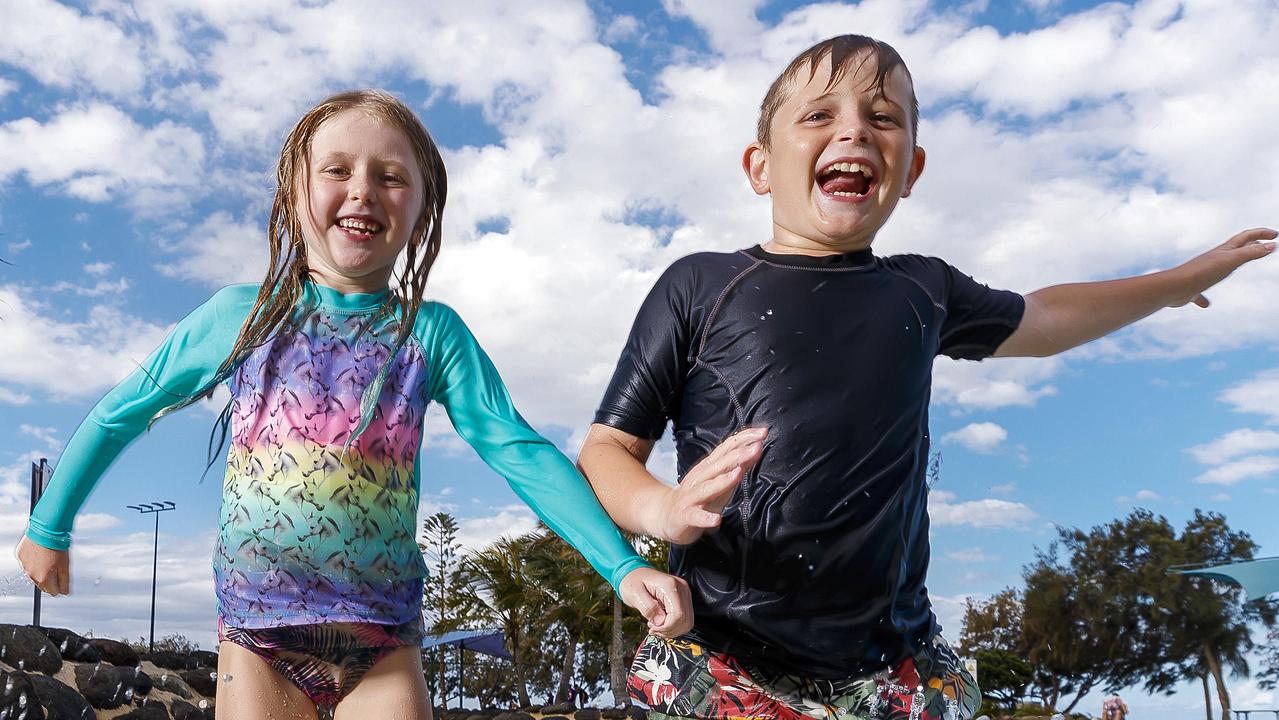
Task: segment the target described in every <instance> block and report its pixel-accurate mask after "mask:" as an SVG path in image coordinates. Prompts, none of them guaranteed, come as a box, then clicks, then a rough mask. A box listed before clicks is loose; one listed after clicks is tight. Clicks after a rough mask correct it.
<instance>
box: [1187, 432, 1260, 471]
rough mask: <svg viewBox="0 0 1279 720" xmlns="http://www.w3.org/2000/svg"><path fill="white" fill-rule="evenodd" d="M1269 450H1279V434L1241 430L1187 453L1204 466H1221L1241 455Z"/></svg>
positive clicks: (1195, 447)
mask: <svg viewBox="0 0 1279 720" xmlns="http://www.w3.org/2000/svg"><path fill="white" fill-rule="evenodd" d="M1268 450H1279V432H1275V431H1273V430H1252V429H1249V428H1241V429H1239V430H1231V431H1230V432H1228V433H1226V434H1225V435H1222V436H1221V437H1219V438H1217V439H1216V440H1213V441H1212V442H1209V443H1204V444H1203V445H1196V446H1194V447H1192V448H1190V449H1189V450H1187V451H1186V452H1188V453H1190V454H1191V455H1193V456H1194V457H1195V459H1196V460H1198V461H1199V462H1200V463H1203V464H1204V465H1219V464H1221V463H1224V462H1226V461H1227V460H1230V459H1231V458H1235V457H1238V456H1239V455H1247V454H1249V453H1256V452H1266V451H1268Z"/></svg>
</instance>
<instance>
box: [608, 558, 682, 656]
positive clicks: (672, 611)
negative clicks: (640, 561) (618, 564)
mask: <svg viewBox="0 0 1279 720" xmlns="http://www.w3.org/2000/svg"><path fill="white" fill-rule="evenodd" d="M617 590H618V595H620V596H621V598H622V602H624V603H626V604H627V605H630V606H631V607H633V608H635V609H636V610H639V612H640V614H641V615H643V616H644V619H645V620H647V621H648V631H649V632H650V633H652V634H654V635H661V636H662V637H668V638H677V637H679V636H680V635H683V634H684V633H686V632H688V631H689V630H691V629H693V598H692V595H690V594H689V592H688V583H686V582H684V579H683V578H679V577H675V576H674V575H667V574H666V573H664V572H659V571H657V570H654V569H653V568H650V567H643V568H638V569H636V570H632V571H630V572H629V573H627V574H626V577H624V578H622V584H621V585H620V586H619V587H618V589H617Z"/></svg>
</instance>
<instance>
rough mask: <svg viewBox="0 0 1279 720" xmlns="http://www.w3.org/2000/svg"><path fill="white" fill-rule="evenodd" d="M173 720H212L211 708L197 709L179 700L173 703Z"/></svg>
mask: <svg viewBox="0 0 1279 720" xmlns="http://www.w3.org/2000/svg"><path fill="white" fill-rule="evenodd" d="M172 710H173V720H213V708H212V707H205V708H203V709H201V708H198V707H196V706H194V705H192V704H191V703H188V702H182V701H181V700H174V701H173V707H172Z"/></svg>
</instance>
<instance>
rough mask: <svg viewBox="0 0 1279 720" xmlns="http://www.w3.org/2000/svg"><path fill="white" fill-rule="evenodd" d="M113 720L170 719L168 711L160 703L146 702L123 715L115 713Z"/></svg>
mask: <svg viewBox="0 0 1279 720" xmlns="http://www.w3.org/2000/svg"><path fill="white" fill-rule="evenodd" d="M115 720H172V719H171V718H170V717H169V711H168V710H165V709H164V706H163V705H161V704H160V703H147V704H146V705H143V706H142V707H138V708H134V709H132V710H130V711H129V712H127V713H125V714H123V715H117V716H116V718H115Z"/></svg>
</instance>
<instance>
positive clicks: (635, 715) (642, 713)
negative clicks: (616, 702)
mask: <svg viewBox="0 0 1279 720" xmlns="http://www.w3.org/2000/svg"><path fill="white" fill-rule="evenodd" d="M626 717H628V718H630V719H631V720H648V710H645V709H644V708H642V707H640V706H638V705H631V706H630V707H628V708H626Z"/></svg>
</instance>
